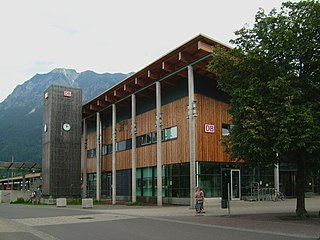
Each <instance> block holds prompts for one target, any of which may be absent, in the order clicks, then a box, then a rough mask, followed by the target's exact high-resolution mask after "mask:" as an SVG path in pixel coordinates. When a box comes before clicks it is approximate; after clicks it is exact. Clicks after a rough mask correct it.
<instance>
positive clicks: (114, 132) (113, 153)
mask: <svg viewBox="0 0 320 240" xmlns="http://www.w3.org/2000/svg"><path fill="white" fill-rule="evenodd" d="M116 119H117V116H116V105H115V104H112V204H116V197H117V191H116V190H117V175H116V174H117V173H116V150H117V149H116V123H117V122H116Z"/></svg>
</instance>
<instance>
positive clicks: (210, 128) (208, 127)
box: [204, 124, 214, 133]
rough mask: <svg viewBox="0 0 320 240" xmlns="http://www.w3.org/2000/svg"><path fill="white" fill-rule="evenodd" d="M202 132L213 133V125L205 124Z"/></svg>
mask: <svg viewBox="0 0 320 240" xmlns="http://www.w3.org/2000/svg"><path fill="white" fill-rule="evenodd" d="M204 132H206V133H214V125H213V124H205V125H204Z"/></svg>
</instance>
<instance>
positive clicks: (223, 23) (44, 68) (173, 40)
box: [0, 0, 282, 102]
mask: <svg viewBox="0 0 320 240" xmlns="http://www.w3.org/2000/svg"><path fill="white" fill-rule="evenodd" d="M281 2H282V1H280V0H242V1H239V0H219V1H218V0H157V1H155V0H153V1H152V0H90V1H89V0H55V1H52V0H28V1H24V0H10V1H8V0H0V86H1V87H0V102H2V101H3V100H4V99H5V98H6V97H7V96H8V95H9V94H10V93H12V92H13V90H14V88H15V87H16V86H17V85H19V84H23V83H24V82H25V81H27V80H29V79H30V78H32V77H33V76H34V75H35V74H37V73H40V74H41V73H47V72H50V71H51V70H53V69H55V68H69V69H75V70H76V71H77V72H83V71H86V70H92V71H95V72H97V73H106V72H109V73H117V72H121V73H129V72H137V71H139V70H141V69H142V68H144V67H145V66H146V65H148V64H150V63H152V62H153V61H155V60H157V59H158V58H160V57H161V56H163V55H165V54H167V53H169V52H170V51H171V50H173V49H175V48H176V47H178V46H180V45H182V44H183V43H185V42H187V41H188V40H190V39H192V38H193V37H195V36H197V35H199V34H204V35H206V36H209V37H210V38H213V39H215V40H218V41H220V42H222V43H225V44H229V40H230V39H233V38H235V35H234V31H236V30H238V29H240V28H242V27H244V26H245V25H247V26H249V27H252V26H253V24H254V17H255V14H256V13H257V11H258V10H259V8H263V9H264V10H265V11H266V12H267V13H269V12H270V10H271V9H272V8H274V7H275V8H277V9H279V8H280V6H281Z"/></svg>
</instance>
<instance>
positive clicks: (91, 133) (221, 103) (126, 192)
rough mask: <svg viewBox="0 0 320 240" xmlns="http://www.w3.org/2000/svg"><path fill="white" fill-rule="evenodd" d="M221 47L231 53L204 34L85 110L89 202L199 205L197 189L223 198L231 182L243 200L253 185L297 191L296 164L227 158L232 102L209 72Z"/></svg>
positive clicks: (84, 153) (234, 196)
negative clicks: (253, 165) (257, 164)
mask: <svg viewBox="0 0 320 240" xmlns="http://www.w3.org/2000/svg"><path fill="white" fill-rule="evenodd" d="M215 45H219V46H221V47H224V48H228V46H226V45H224V44H222V43H219V42H217V41H215V40H213V39H211V38H209V37H206V36H204V35H198V36H196V37H195V38H193V39H191V40H190V41H188V42H186V43H184V44H182V45H181V46H179V47H177V48H176V49H174V50H172V51H171V52H169V53H168V54H166V55H164V56H162V57H160V58H159V59H158V60H156V61H154V62H153V63H151V64H149V65H148V66H146V67H145V68H143V69H142V70H140V71H138V72H136V73H134V74H133V75H131V76H130V77H128V78H127V79H125V80H123V81H122V82H120V83H119V84H117V85H115V86H113V87H112V88H110V89H108V90H107V91H105V92H104V93H102V94H100V95H99V96H97V97H95V98H94V99H92V100H90V101H89V102H87V103H85V104H84V105H83V106H82V125H83V131H82V143H81V145H82V150H81V151H82V154H81V155H82V157H81V158H82V161H81V171H82V193H83V195H84V196H85V197H94V198H96V199H97V200H100V199H111V200H112V203H113V204H115V203H116V201H119V200H127V201H133V202H136V201H146V202H154V203H155V202H156V203H157V204H158V205H162V203H177V204H190V205H191V206H193V205H194V199H193V194H194V189H195V186H199V187H202V188H203V190H204V192H205V196H206V197H207V198H221V197H222V195H223V194H225V191H226V186H227V184H229V186H230V192H231V199H233V200H237V199H241V198H242V197H243V196H245V195H250V191H252V186H253V185H252V184H253V183H255V182H257V183H258V184H259V185H261V186H265V187H278V188H279V186H280V188H282V189H281V190H282V191H287V192H286V193H287V195H289V194H292V195H293V194H294V173H295V169H294V167H291V166H280V174H279V168H276V170H275V169H274V168H273V167H270V168H264V169H254V170H252V169H251V170H249V169H247V168H246V167H244V166H243V164H240V163H237V162H230V161H229V158H228V155H227V154H226V153H225V146H223V144H222V139H223V137H225V136H228V134H229V132H230V129H231V128H232V122H231V116H230V115H229V114H228V106H229V97H228V96H227V95H226V94H225V93H224V92H222V91H221V90H219V89H218V87H217V77H216V76H215V74H214V73H212V72H209V71H208V70H207V65H208V63H209V61H210V60H211V54H212V46H215ZM280 175H281V177H280V181H279V176H280ZM159 176H161V177H159Z"/></svg>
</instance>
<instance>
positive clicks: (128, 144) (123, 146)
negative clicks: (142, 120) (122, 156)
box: [117, 139, 132, 152]
mask: <svg viewBox="0 0 320 240" xmlns="http://www.w3.org/2000/svg"><path fill="white" fill-rule="evenodd" d="M131 148H132V141H131V139H128V140H124V141H120V142H117V152H120V151H125V150H129V149H131Z"/></svg>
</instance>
